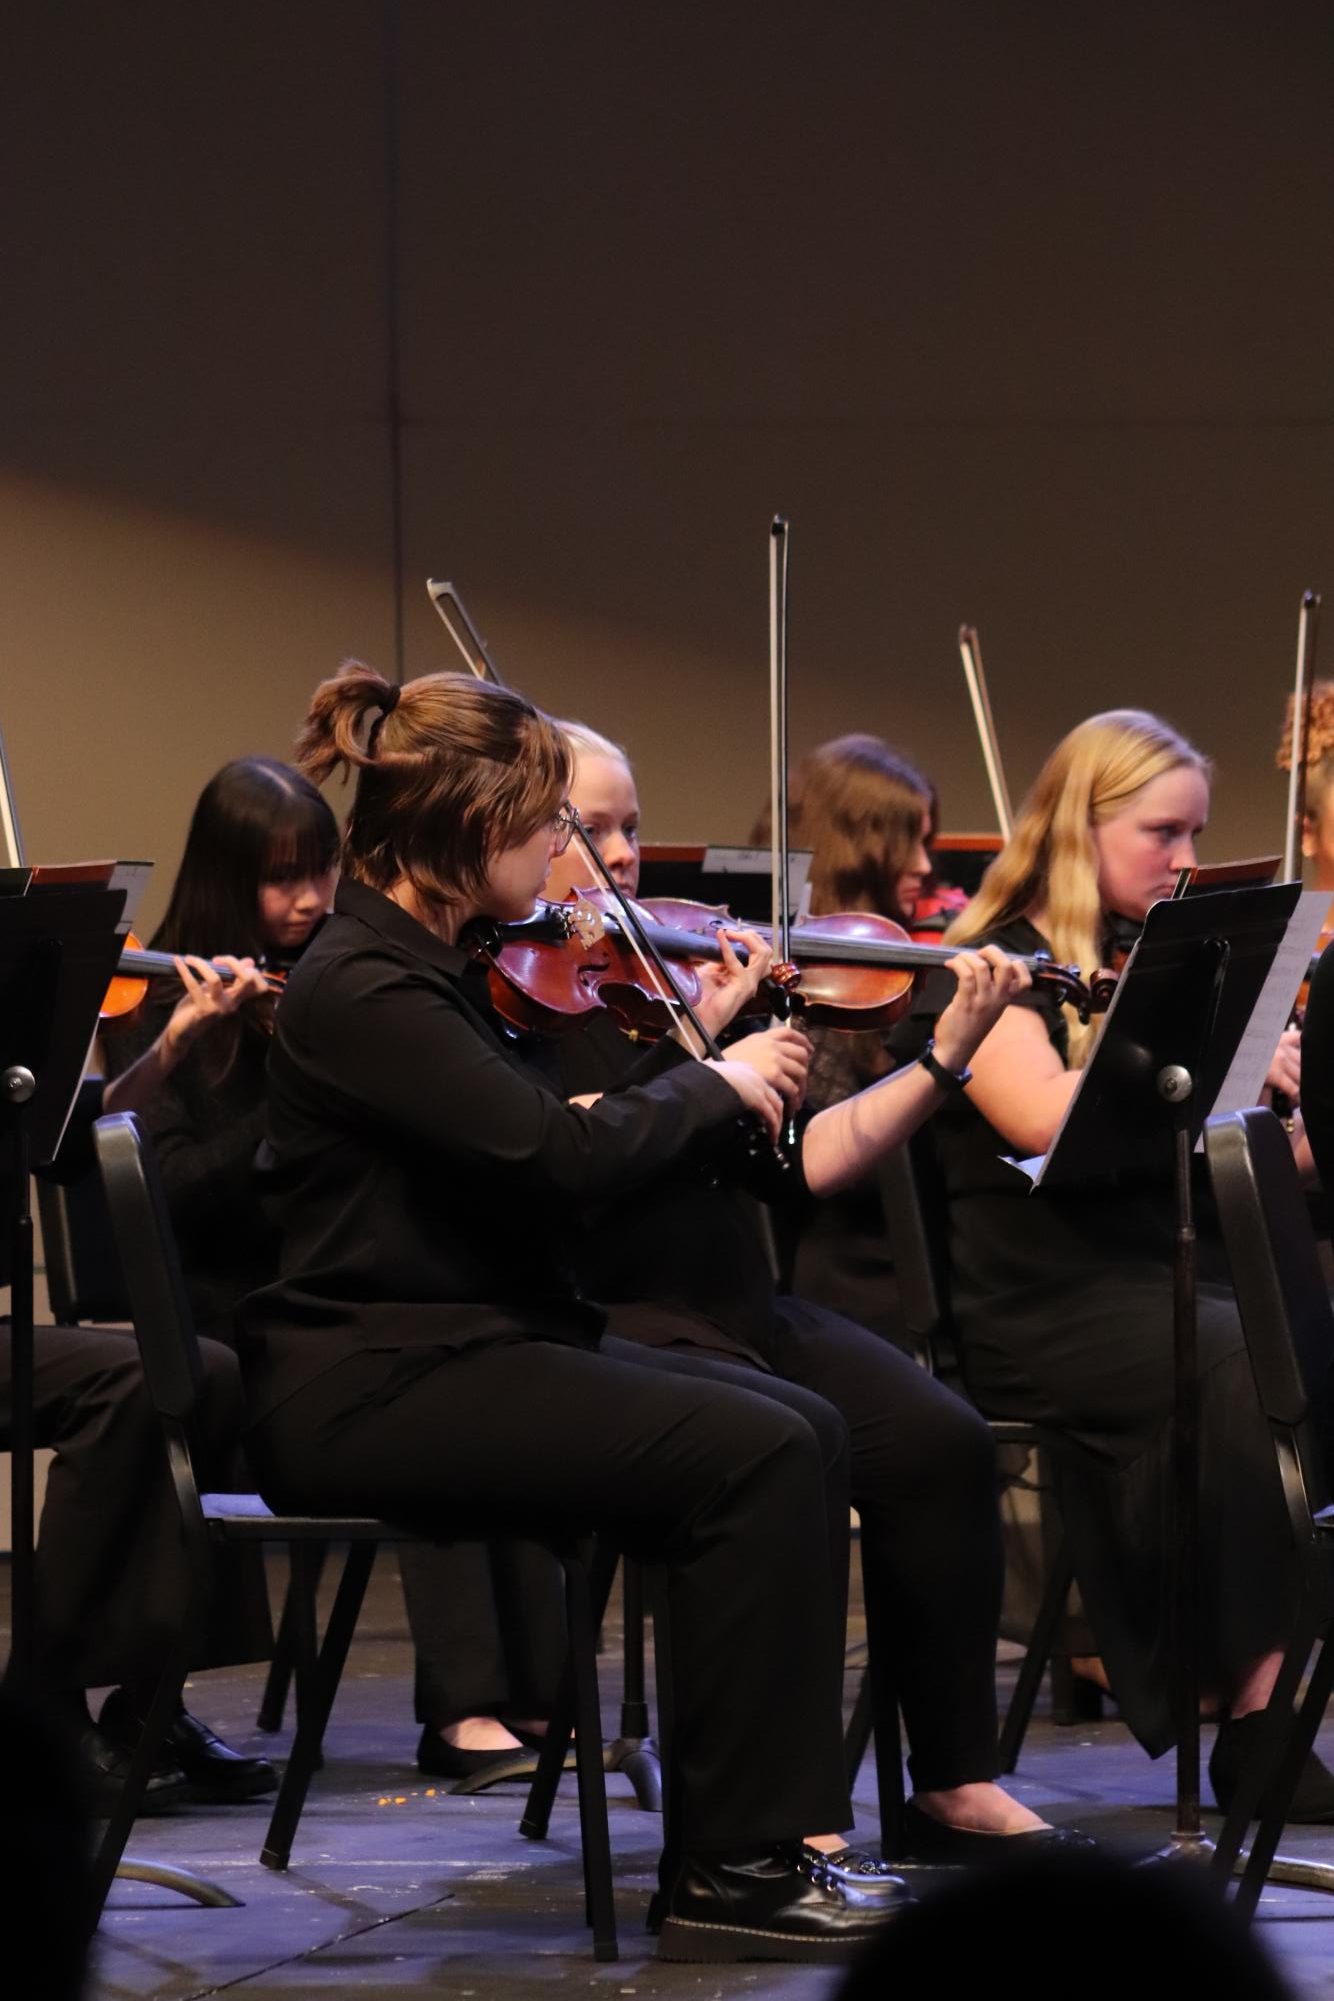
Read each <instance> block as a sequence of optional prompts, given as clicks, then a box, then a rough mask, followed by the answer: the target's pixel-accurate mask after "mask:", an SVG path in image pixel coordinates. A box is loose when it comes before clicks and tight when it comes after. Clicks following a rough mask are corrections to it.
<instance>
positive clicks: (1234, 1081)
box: [1004, 889, 1329, 1189]
mask: <svg viewBox="0 0 1334 2001" xmlns="http://www.w3.org/2000/svg"><path fill="white" fill-rule="evenodd" d="M1328 911H1329V891H1328V890H1319V889H1307V890H1303V891H1302V893H1301V895H1300V896H1299V897H1298V899H1297V902H1296V904H1295V906H1294V908H1293V913H1292V916H1291V917H1290V918H1289V919H1288V922H1287V926H1286V928H1285V930H1284V934H1283V942H1282V944H1281V945H1280V946H1279V947H1278V949H1277V951H1276V952H1275V954H1274V960H1273V964H1272V965H1271V966H1270V969H1269V972H1268V974H1267V975H1266V977H1265V983H1264V985H1263V987H1262V988H1261V989H1260V997H1259V999H1258V1001H1257V1002H1256V1004H1255V1006H1254V1008H1253V1009H1252V1010H1251V1017H1250V1020H1249V1022H1248V1023H1247V1026H1246V1030H1245V1032H1244V1034H1243V1035H1242V1038H1241V1041H1240V1042H1239V1043H1238V1045H1237V1050H1236V1054H1235V1055H1234V1057H1233V1059H1232V1062H1231V1064H1230V1066H1229V1068H1228V1071H1227V1075H1226V1076H1225V1077H1224V1079H1223V1083H1222V1085H1221V1087H1220V1089H1219V1091H1218V1094H1217V1096H1216V1098H1215V1099H1214V1102H1213V1104H1212V1105H1211V1106H1210V1108H1209V1109H1210V1115H1211V1116H1212V1114H1213V1113H1215V1112H1235V1111H1243V1110H1245V1109H1246V1107H1248V1106H1250V1105H1255V1104H1258V1103H1259V1099H1260V1093H1261V1091H1262V1090H1263V1088H1264V1081H1265V1075H1266V1073H1267V1071H1268V1069H1269V1065H1270V1063H1271V1061H1272V1060H1273V1055H1274V1051H1275V1049H1276V1048H1277V1047H1278V1040H1279V1037H1280V1036H1281V1035H1282V1033H1283V1030H1284V1029H1285V1028H1286V1027H1287V1025H1288V1022H1289V1021H1290V1020H1291V1018H1292V1010H1293V1007H1294V1005H1295V1003H1296V999H1297V992H1298V989H1299V988H1300V986H1301V984H1302V981H1303V980H1304V979H1305V978H1306V976H1307V972H1308V970H1309V968H1310V964H1311V954H1312V952H1313V951H1314V950H1315V947H1316V945H1317V944H1318V942H1319V938H1320V927H1321V925H1322V924H1323V923H1324V921H1325V917H1326V915H1327V914H1328ZM1138 954H1139V943H1138V941H1137V942H1136V944H1135V946H1134V948H1133V949H1132V951H1131V954H1130V957H1129V959H1128V960H1127V961H1126V964H1125V967H1124V969H1123V971H1122V974H1121V980H1120V982H1119V983H1118V986H1117V991H1116V993H1114V994H1113V996H1112V1001H1111V1005H1110V1007H1109V1008H1108V1010H1107V1012H1106V1014H1105V1015H1104V1016H1103V1019H1102V1024H1101V1026H1100V1028H1099V1031H1098V1041H1099V1042H1100V1041H1101V1040H1102V1038H1103V1036H1104V1035H1106V1034H1107V1032H1108V1030H1109V1029H1110V1027H1111V1024H1112V1022H1113V1020H1114V1018H1115V1014H1116V1007H1117V1001H1118V999H1119V997H1120V994H1121V992H1122V990H1123V986H1124V983H1125V981H1126V979H1127V977H1128V975H1129V974H1130V972H1131V971H1132V969H1133V967H1134V965H1135V962H1136V959H1137V957H1138ZM1097 1048H1098V1043H1097V1042H1095V1044H1094V1046H1093V1049H1092V1050H1091V1051H1090V1053H1089V1060H1088V1063H1087V1064H1086V1065H1085V1067H1084V1070H1083V1072H1082V1073H1081V1077H1080V1083H1079V1085H1078V1086H1077V1087H1076V1089H1075V1091H1074V1093H1073V1095H1072V1096H1071V1099H1070V1102H1069V1104H1068V1105H1067V1106H1066V1109H1065V1116H1064V1117H1063V1118H1062V1120H1061V1123H1060V1125H1059V1126H1058V1127H1057V1129H1056V1132H1055V1135H1054V1137H1053V1139H1052V1142H1051V1145H1050V1146H1049V1147H1048V1149H1047V1151H1046V1153H1043V1154H1034V1155H1032V1156H1031V1157H1030V1158H1029V1159H1027V1160H1011V1159H1009V1157H1008V1156H1004V1157H1005V1159H1006V1164H1007V1165H1008V1166H1010V1167H1014V1168H1017V1169H1018V1170H1019V1172H1020V1173H1021V1174H1025V1175H1027V1176H1028V1178H1029V1180H1030V1181H1031V1183H1032V1185H1033V1187H1034V1188H1035V1189H1036V1188H1040V1187H1041V1186H1042V1182H1043V1178H1044V1176H1045V1173H1046V1169H1047V1166H1048V1164H1049V1162H1050V1161H1051V1160H1052V1158H1053V1156H1054V1155H1055V1153H1056V1150H1057V1147H1058V1146H1059V1145H1060V1141H1061V1136H1062V1134H1063V1133H1064V1132H1065V1129H1066V1126H1067V1125H1068V1124H1069V1123H1070V1120H1071V1119H1072V1117H1073V1116H1074V1113H1075V1109H1076V1107H1077V1105H1078V1104H1079V1096H1080V1090H1081V1089H1082V1087H1083V1080H1084V1077H1086V1076H1087V1075H1088V1074H1089V1071H1090V1069H1091V1067H1092V1064H1093V1059H1094V1057H1095V1056H1096V1054H1097ZM1203 1145H1204V1140H1203V1136H1201V1138H1200V1139H1199V1140H1198V1141H1197V1142H1196V1147H1195V1151H1196V1152H1197V1153H1199V1152H1200V1151H1201V1150H1202V1149H1203Z"/></svg>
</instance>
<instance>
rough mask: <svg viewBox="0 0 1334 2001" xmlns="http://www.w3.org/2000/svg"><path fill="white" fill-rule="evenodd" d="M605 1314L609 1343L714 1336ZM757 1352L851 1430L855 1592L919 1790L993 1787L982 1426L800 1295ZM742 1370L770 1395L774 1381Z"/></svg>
mask: <svg viewBox="0 0 1334 2001" xmlns="http://www.w3.org/2000/svg"><path fill="white" fill-rule="evenodd" d="M610 1310H611V1316H612V1326H613V1328H615V1330H616V1332H617V1333H618V1335H622V1336H624V1335H629V1336H630V1337H632V1338H636V1337H638V1338H644V1339H650V1340H653V1341H656V1342H661V1341H664V1340H668V1339H670V1340H672V1341H673V1342H675V1343H678V1344H682V1345H686V1346H688V1345H689V1344H691V1343H692V1342H694V1341H696V1340H710V1341H716V1340H717V1334H716V1332H715V1331H714V1330H713V1329H712V1328H708V1327H706V1326H704V1325H701V1324H700V1323H698V1322H696V1321H695V1320H693V1319H692V1318H691V1317H690V1316H688V1315H686V1314H680V1315H676V1314H674V1313H670V1312H669V1311H668V1310H667V1309H664V1308H663V1307H660V1306H657V1305H652V1306H644V1307H640V1306H634V1305H627V1306H621V1307H618V1306H613V1307H612V1308H611V1309H610ZM673 1321H675V1322H676V1323H677V1324H676V1328H675V1330H674V1329H673V1326H672V1322H673ZM668 1352H669V1353H673V1354H675V1353H679V1352H680V1346H673V1347H672V1348H670V1349H669V1350H668ZM760 1353H761V1355H762V1357H763V1360H764V1361H765V1362H766V1363H767V1364H768V1366H769V1367H770V1368H771V1369H772V1370H773V1371H774V1372H775V1376H777V1377H779V1378H782V1379H784V1380H785V1382H786V1383H787V1384H789V1385H792V1384H797V1385H800V1386H801V1387H802V1388H803V1389H804V1390H806V1391H814V1392H815V1393H816V1394H817V1395H818V1396H819V1397H820V1398H821V1399H822V1400H824V1401H825V1402H827V1403H829V1404H832V1405H833V1407H834V1409H835V1410H837V1411H839V1412H840V1413H841V1415H842V1417H843V1419H844V1421H845V1423H846V1424H847V1427H848V1436H849V1440H850V1443H851V1449H852V1482H851V1484H852V1500H853V1505H854V1506H855V1507H856V1509H857V1512H858V1514H859V1516H860V1518H861V1529H862V1542H861V1556H862V1588H863V1591H864V1593H865V1595H866V1599H867V1604H868V1610H869V1611H870V1612H871V1614H872V1616H873V1618H874V1619H875V1629H876V1633H877V1636H878V1639H879V1643H880V1644H881V1645H887V1646H888V1649H889V1653H890V1665H891V1668H892V1672H893V1675H894V1678H895V1681H896V1684H897V1686H898V1690H899V1701H900V1705H901V1707H902V1710H903V1723H904V1730H905V1733H906V1735H907V1739H908V1745H909V1756H908V1769H909V1771H910V1773H911V1775H912V1782H913V1785H914V1787H915V1788H916V1789H917V1790H918V1791H919V1792H936V1791H946V1790H949V1789H950V1788H952V1787H955V1786H961V1785H966V1784H969V1783H974V1782H977V1781H980V1780H987V1779H994V1778H995V1776H996V1769H997V1760H996V1632H997V1627H998V1624H999V1621H1000V1602H1001V1586H1002V1581H1003V1567H1004V1565H1003V1555H1002V1550H1001V1539H1000V1515H999V1511H998V1507H997V1476H996V1453H995V1447H994V1444H993V1442H992V1437H991V1431H990V1428H989V1427H988V1425H987V1424H986V1422H985V1421H984V1420H983V1419H982V1418H980V1417H979V1416H978V1414H977V1412H976V1411H975V1410H974V1409H973V1408H972V1407H971V1405H969V1404H966V1403H965V1402H964V1401H963V1399H962V1398H961V1397H957V1396H955V1395H954V1393H953V1391H951V1390H948V1389H946V1388H945V1387H944V1385H943V1384H942V1383H939V1382H937V1381H936V1380H935V1379H934V1378H933V1377H931V1376H929V1375H927V1373H926V1371H925V1370H924V1369H920V1368H918V1366H917V1365H916V1363H915V1362H911V1361H909V1359H908V1357H907V1356H906V1355H904V1354H903V1353H902V1352H901V1351H900V1350H899V1349H897V1348H895V1347H894V1346H893V1345H892V1344H891V1343H890V1342H888V1341H885V1340H883V1339H882V1338H881V1337H880V1336H879V1335H878V1334H872V1333H870V1332H868V1330H867V1329H866V1328H864V1327H858V1326H855V1325H854V1324H853V1322H852V1321H850V1320H845V1319H843V1317H842V1316H841V1315H840V1314H837V1313H832V1312H830V1311H829V1310H828V1308H826V1307H821V1306H816V1305H815V1304H813V1303H812V1302H811V1301H809V1300H804V1299H795V1298H791V1297H789V1296H786V1295H783V1296H780V1297H779V1298H777V1299H776V1300H775V1302H774V1312H773V1318H772V1321H771V1323H770V1325H769V1327H768V1329H767V1331H766V1333H765V1336H764V1338H763V1341H762V1343H761V1344H760ZM748 1374H749V1379H750V1380H751V1381H752V1382H754V1383H755V1385H756V1387H757V1388H760V1389H763V1390H765V1391H766V1392H767V1393H769V1394H773V1393H774V1391H775V1388H776V1385H775V1382H774V1378H773V1377H768V1376H765V1375H764V1374H762V1373H761V1372H760V1371H759V1370H757V1369H752V1370H750V1371H749V1372H748Z"/></svg>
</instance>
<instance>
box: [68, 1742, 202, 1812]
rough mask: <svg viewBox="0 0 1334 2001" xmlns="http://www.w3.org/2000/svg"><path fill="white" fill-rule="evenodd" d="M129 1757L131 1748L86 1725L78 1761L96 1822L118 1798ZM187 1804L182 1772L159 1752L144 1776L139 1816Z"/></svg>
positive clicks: (169, 1810) (188, 1799) (128, 1764)
mask: <svg viewBox="0 0 1334 2001" xmlns="http://www.w3.org/2000/svg"><path fill="white" fill-rule="evenodd" d="M133 1755H134V1752H133V1747H131V1748H130V1749H129V1750H126V1748H125V1746H124V1745H123V1744H119V1743H117V1742H116V1740H115V1739H114V1738H112V1737H108V1736H107V1735H106V1733H105V1732H104V1731H103V1730H101V1729H100V1728H99V1727H98V1725H97V1724H96V1723H90V1724H89V1725H88V1726H87V1728H86V1729H85V1730H84V1732H83V1734H82V1736H81V1737H80V1739H79V1758H80V1762H81V1763H82V1765H83V1772H84V1784H85V1786H86V1788H87V1794H88V1802H89V1805H90V1807H91V1809H92V1811H93V1813H94V1814H95V1815H96V1816H97V1817H98V1818H99V1819H101V1818H103V1817H104V1816H105V1815H107V1814H109V1813H110V1812H111V1810H112V1809H113V1807H114V1806H115V1804H116V1802H117V1800H118V1799H119V1798H120V1796H121V1792H122V1791H123V1789H124V1786H125V1781H126V1779H127V1778H128V1777H129V1774H130V1760H131V1758H132V1757H133ZM189 1803H190V1787H189V1785H188V1784H187V1782H186V1777H185V1773H184V1772H183V1771H182V1770H181V1768H180V1766H179V1765H177V1764H174V1763H173V1762H172V1760H171V1758H170V1757H169V1756H168V1754H167V1753H166V1751H165V1750H163V1751H159V1753H158V1762H157V1764H156V1765H154V1767H153V1769H152V1771H151V1772H150V1773H149V1775H148V1785H147V1787H146V1788H145V1790H144V1797H143V1801H142V1804H141V1805H140V1808H139V1811H140V1813H141V1814H145V1813H170V1812H171V1811H172V1810H173V1808H175V1807H182V1806H188V1805H189Z"/></svg>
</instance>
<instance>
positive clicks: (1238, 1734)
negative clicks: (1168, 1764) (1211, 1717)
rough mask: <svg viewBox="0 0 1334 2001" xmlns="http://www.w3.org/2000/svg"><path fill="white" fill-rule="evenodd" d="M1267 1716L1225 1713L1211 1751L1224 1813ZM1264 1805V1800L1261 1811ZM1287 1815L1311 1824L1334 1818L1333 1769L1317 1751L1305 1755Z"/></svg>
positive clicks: (1212, 1771)
mask: <svg viewBox="0 0 1334 2001" xmlns="http://www.w3.org/2000/svg"><path fill="white" fill-rule="evenodd" d="M1264 1717H1265V1712H1264V1711H1263V1710H1262V1709H1256V1710H1252V1712H1251V1713H1250V1715H1248V1716H1225V1717H1224V1718H1223V1721H1222V1722H1221V1723H1220V1724H1219V1726H1218V1735H1217V1736H1216V1737H1215V1739H1214V1748H1213V1750H1212V1751H1211V1752H1210V1753H1209V1783H1210V1785H1211V1786H1212V1787H1213V1789H1214V1798H1215V1799H1216V1800H1217V1802H1218V1806H1219V1810H1220V1811H1221V1812H1222V1813H1227V1812H1228V1811H1229V1809H1230V1808H1231V1805H1232V1802H1233V1800H1234V1799H1235V1797H1236V1792H1237V1786H1238V1784H1239V1782H1240V1779H1241V1774H1242V1768H1243V1767H1244V1765H1245V1763H1246V1760H1247V1759H1248V1758H1249V1757H1250V1755H1251V1752H1252V1749H1253V1747H1254V1746H1255V1744H1256V1743H1257V1742H1258V1740H1259V1738H1260V1735H1261V1732H1262V1731H1263V1728H1264ZM1264 1805H1265V1802H1264V1801H1263V1800H1262V1801H1261V1810H1262V1811H1263V1809H1264ZM1285 1818H1286V1819H1287V1820H1290V1821H1301V1822H1304V1823H1305V1824H1307V1825H1311V1826H1320V1825H1322V1824H1325V1823H1327V1822H1330V1821H1334V1772H1331V1771H1330V1769H1329V1767H1328V1765H1325V1764H1323V1763H1322V1762H1321V1760H1320V1759H1319V1758H1318V1757H1317V1756H1316V1754H1315V1752H1314V1751H1308V1753H1307V1755H1306V1763H1305V1764H1304V1765H1303V1766H1302V1769H1301V1771H1300V1773H1299V1774H1298V1777H1297V1786H1296V1790H1295V1791H1294V1793H1293V1795H1292V1804H1291V1806H1290V1807H1289V1808H1288V1811H1287V1814H1286V1816H1285Z"/></svg>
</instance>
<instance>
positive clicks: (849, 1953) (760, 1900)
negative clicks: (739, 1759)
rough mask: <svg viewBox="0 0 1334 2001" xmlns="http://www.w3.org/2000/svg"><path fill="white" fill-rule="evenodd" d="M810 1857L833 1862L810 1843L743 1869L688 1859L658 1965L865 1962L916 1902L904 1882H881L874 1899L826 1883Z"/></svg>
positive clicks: (668, 1911)
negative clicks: (890, 1924) (888, 1927)
mask: <svg viewBox="0 0 1334 2001" xmlns="http://www.w3.org/2000/svg"><path fill="white" fill-rule="evenodd" d="M808 1857H818V1860H819V1863H820V1864H821V1865H824V1864H825V1863H826V1862H827V1861H828V1859H829V1858H827V1857H825V1856H824V1855H821V1854H819V1851H818V1850H816V1849H807V1848H806V1847H805V1845H804V1843H803V1844H802V1846H801V1847H799V1848H798V1849H796V1850H795V1851H792V1850H788V1851H785V1852H773V1851H770V1852H768V1853H766V1854H763V1855H756V1856H755V1857H753V1858H752V1859H751V1860H749V1861H741V1862H719V1861H716V1860H713V1859H708V1860H700V1859H697V1858H696V1859H693V1860H692V1859H691V1858H689V1857H687V1858H686V1859H685V1861H683V1862H682V1864H681V1867H680V1870H679V1872H678V1874H677V1878H676V1881H675V1883H674V1884H673V1885H672V1888H671V1891H670V1893H669V1894H668V1896H667V1897H666V1898H665V1899H664V1902H663V1907H662V1908H663V1918H662V1930H661V1932H660V1934H659V1937H658V1957H659V1959H670V1960H685V1961H690V1962H693V1963H695V1964H708V1963H718V1962H725V1963H728V1964H735V1963H737V1962H739V1961H742V1960H750V1959H763V1960H796V1961H801V1962H804V1963H807V1964H814V1965H822V1966H837V1965H841V1964H843V1962H844V1961H846V1960H850V1959H856V1958H857V1957H859V1955H860V1954H861V1953H863V1952H864V1951H865V1950H866V1948H867V1947H868V1946H869V1945H870V1944H871V1943H872V1941H873V1940H874V1939H876V1938H877V1937H878V1936H879V1935H880V1932H881V1929H882V1927H883V1926H884V1925H885V1923H886V1922H887V1921H888V1920H889V1918H890V1917H891V1916H894V1915H896V1914H897V1913H898V1912H899V1911H901V1910H903V1909H904V1908H905V1906H907V1905H908V1904H910V1903H911V1902H912V1901H913V1900H912V1897H911V1895H910V1893H909V1890H908V1887H907V1885H906V1884H905V1883H904V1882H903V1881H902V1879H901V1878H898V1877H894V1878H890V1877H882V1878H880V1879H879V1884H878V1888H877V1891H876V1893H875V1894H874V1895H867V1894H866V1893H865V1892H864V1891H863V1892H861V1893H854V1892H853V1891H852V1890H851V1889H849V1888H845V1887H843V1886H841V1885H839V1884H836V1883H834V1882H833V1881H831V1880H825V1879H826V1878H827V1877H828V1876H829V1874H830V1872H829V1871H828V1870H827V1869H826V1868H825V1867H823V1866H821V1867H820V1868H818V1869H817V1868H816V1867H815V1866H814V1864H813V1863H812V1862H810V1861H808V1860H807V1858H808ZM891 1884H893V1885H894V1886H895V1887H893V1888H891ZM854 1896H855V1898H856V1900H855V1901H854Z"/></svg>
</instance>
